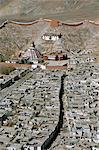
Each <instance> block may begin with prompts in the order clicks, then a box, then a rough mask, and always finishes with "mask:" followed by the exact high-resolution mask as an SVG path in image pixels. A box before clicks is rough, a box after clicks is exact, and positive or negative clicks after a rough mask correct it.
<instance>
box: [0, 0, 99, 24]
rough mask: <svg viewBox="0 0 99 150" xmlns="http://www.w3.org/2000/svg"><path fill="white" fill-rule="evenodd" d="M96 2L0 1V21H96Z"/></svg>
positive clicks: (61, 0) (66, 0)
mask: <svg viewBox="0 0 99 150" xmlns="http://www.w3.org/2000/svg"><path fill="white" fill-rule="evenodd" d="M98 14H99V1H98V0H24V1H23V0H0V20H1V21H3V20H6V19H16V20H32V19H37V18H54V19H61V20H65V21H69V22H72V21H81V20H83V19H92V20H95V19H98Z"/></svg>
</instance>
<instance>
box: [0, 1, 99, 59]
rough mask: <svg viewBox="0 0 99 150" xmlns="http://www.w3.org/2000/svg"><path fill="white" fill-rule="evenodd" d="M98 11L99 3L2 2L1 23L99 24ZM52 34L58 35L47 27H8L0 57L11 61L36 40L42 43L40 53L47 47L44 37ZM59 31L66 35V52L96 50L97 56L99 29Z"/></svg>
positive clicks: (0, 41) (1, 37) (0, 34)
mask: <svg viewBox="0 0 99 150" xmlns="http://www.w3.org/2000/svg"><path fill="white" fill-rule="evenodd" d="M98 8H99V0H32V1H31V0H24V1H23V0H0V22H3V21H4V20H6V19H9V20H13V19H14V20H19V21H30V20H34V19H38V18H51V19H53V18H54V19H60V20H63V21H65V22H74V21H81V20H84V19H91V20H96V21H97V22H99V18H98V14H99V9H98ZM50 30H51V32H54V31H55V29H51V28H50V26H49V24H47V23H45V24H44V23H38V24H35V25H33V26H30V27H20V26H16V25H11V24H8V25H6V27H5V28H3V29H1V30H0V53H1V54H2V55H4V56H6V58H8V59H9V57H12V55H15V53H16V52H17V51H20V50H26V49H27V48H28V46H29V44H30V43H31V42H32V41H33V40H34V41H36V43H37V44H38V43H40V44H39V49H40V50H42V49H44V47H43V46H42V44H41V40H40V38H41V35H42V34H43V33H45V32H49V31H50ZM56 30H57V31H58V32H62V34H63V35H64V39H63V48H65V49H73V48H74V49H78V48H79V49H93V50H94V51H95V53H94V55H97V53H98V50H99V43H98V41H99V28H96V27H92V26H86V27H81V28H69V27H62V28H57V29H56ZM43 45H44V44H43ZM45 45H46V44H45ZM97 57H98V55H97Z"/></svg>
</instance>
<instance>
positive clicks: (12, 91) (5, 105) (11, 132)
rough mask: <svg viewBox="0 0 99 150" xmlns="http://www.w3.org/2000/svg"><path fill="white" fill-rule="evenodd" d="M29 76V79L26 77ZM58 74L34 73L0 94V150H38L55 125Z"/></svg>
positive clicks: (57, 113) (59, 81)
mask: <svg viewBox="0 0 99 150" xmlns="http://www.w3.org/2000/svg"><path fill="white" fill-rule="evenodd" d="M28 74H29V75H28ZM62 74H63V73H62V72H59V71H47V70H46V71H43V70H39V71H38V70H37V69H36V70H34V71H33V72H29V73H27V79H26V78H24V80H23V79H21V81H16V83H15V84H13V85H12V86H10V88H8V89H7V92H5V91H6V88H5V89H3V90H1V92H0V95H1V96H0V101H1V102H0V148H1V149H2V150H3V149H7V150H23V149H24V150H28V149H30V150H41V146H42V145H43V143H44V142H45V141H46V139H47V138H49V135H50V133H51V132H53V131H54V130H55V127H56V125H57V123H58V121H59V112H60V103H59V91H60V83H61V75H62Z"/></svg>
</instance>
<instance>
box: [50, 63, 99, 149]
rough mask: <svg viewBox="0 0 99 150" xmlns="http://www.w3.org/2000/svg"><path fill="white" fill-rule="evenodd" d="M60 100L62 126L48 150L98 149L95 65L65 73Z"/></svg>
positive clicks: (98, 69)
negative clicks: (61, 103)
mask: <svg viewBox="0 0 99 150" xmlns="http://www.w3.org/2000/svg"><path fill="white" fill-rule="evenodd" d="M63 103H64V123H63V129H62V131H61V132H60V136H58V138H57V140H56V141H55V142H54V144H53V146H52V149H51V150H56V149H59V150H61V149H62V148H65V149H66V148H67V149H71V150H99V65H97V64H84V65H78V66H76V68H75V69H74V70H73V71H72V72H68V73H67V76H66V78H65V82H64V98H63Z"/></svg>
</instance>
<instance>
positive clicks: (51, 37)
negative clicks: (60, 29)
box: [41, 33, 61, 41]
mask: <svg viewBox="0 0 99 150" xmlns="http://www.w3.org/2000/svg"><path fill="white" fill-rule="evenodd" d="M41 38H42V39H43V40H45V41H57V40H59V39H60V38H61V34H53V33H48V34H47V33H45V34H43V36H42V37H41Z"/></svg>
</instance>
